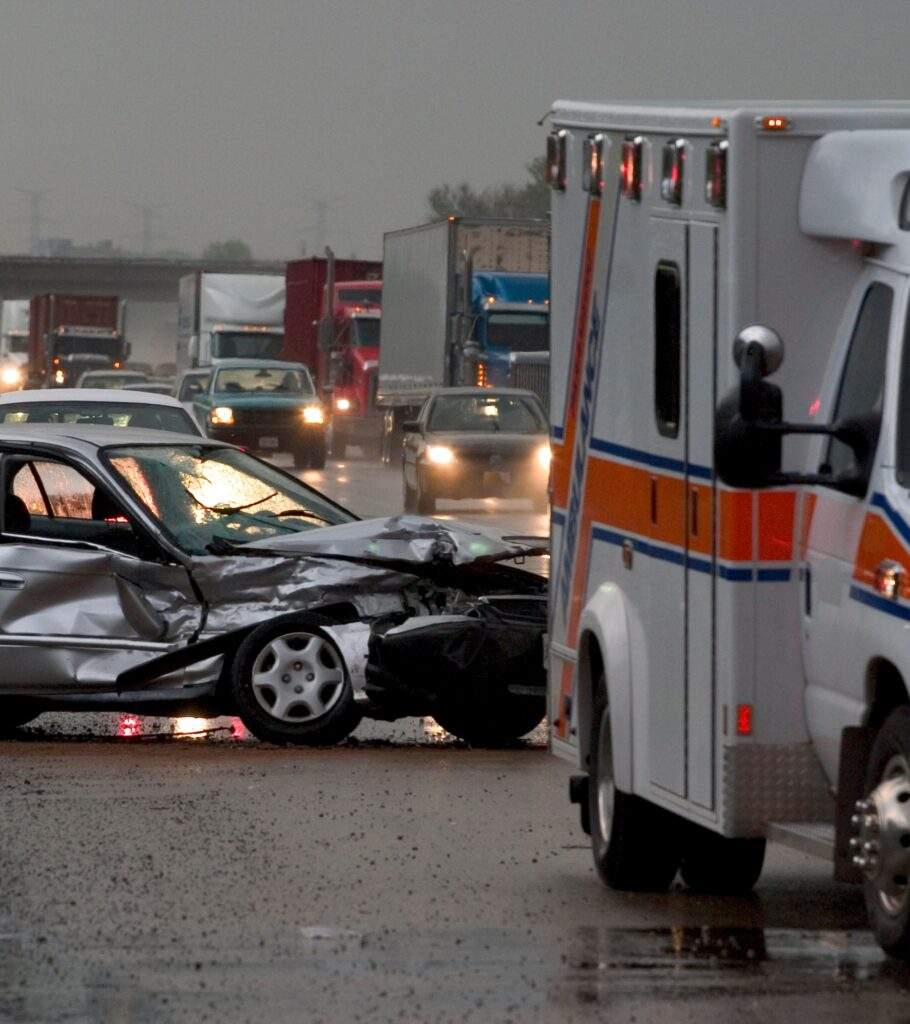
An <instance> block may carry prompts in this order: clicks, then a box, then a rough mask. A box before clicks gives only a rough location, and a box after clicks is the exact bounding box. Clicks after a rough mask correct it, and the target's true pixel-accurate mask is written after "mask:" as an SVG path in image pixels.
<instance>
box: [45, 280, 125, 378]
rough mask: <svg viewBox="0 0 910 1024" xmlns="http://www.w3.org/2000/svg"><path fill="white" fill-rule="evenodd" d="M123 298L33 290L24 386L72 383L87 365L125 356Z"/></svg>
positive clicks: (116, 363) (119, 362) (116, 364)
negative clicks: (26, 379)
mask: <svg viewBox="0 0 910 1024" xmlns="http://www.w3.org/2000/svg"><path fill="white" fill-rule="evenodd" d="M125 313H126V303H125V302H124V301H123V300H121V299H119V298H118V297H117V296H116V295H56V294H53V295H51V294H49V295H36V296H34V297H33V298H32V299H31V301H30V304H29V335H28V383H29V386H30V387H35V388H48V387H75V386H76V384H77V383H78V381H79V378H80V377H81V376H82V374H83V373H86V372H87V371H88V370H108V369H119V368H120V367H121V366H123V364H124V363H125V362H126V361H127V359H128V358H129V352H130V346H129V343H128V342H127V341H126V339H125V337H124V321H125Z"/></svg>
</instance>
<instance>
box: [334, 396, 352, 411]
mask: <svg viewBox="0 0 910 1024" xmlns="http://www.w3.org/2000/svg"><path fill="white" fill-rule="evenodd" d="M335 408H336V409H337V410H338V411H339V412H350V409H351V400H350V398H336V399H335Z"/></svg>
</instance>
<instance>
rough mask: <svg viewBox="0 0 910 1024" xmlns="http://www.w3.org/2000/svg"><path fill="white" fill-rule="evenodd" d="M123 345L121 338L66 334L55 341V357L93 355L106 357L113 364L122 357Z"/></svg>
mask: <svg viewBox="0 0 910 1024" xmlns="http://www.w3.org/2000/svg"><path fill="white" fill-rule="evenodd" d="M122 348H123V343H122V342H121V340H120V339H119V338H93V337H91V336H90V335H88V336H84V335H75V334H72V335H71V334H64V335H62V336H61V337H59V338H55V339H54V355H55V356H60V357H61V359H62V358H66V357H67V356H80V355H87V354H91V355H94V356H104V357H105V358H106V359H109V360H110V361H111V362H112V363H113V362H115V361H116V360H117V359H119V358H120V356H121V355H122V352H121V349H122Z"/></svg>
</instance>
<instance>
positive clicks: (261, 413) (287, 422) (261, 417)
mask: <svg viewBox="0 0 910 1024" xmlns="http://www.w3.org/2000/svg"><path fill="white" fill-rule="evenodd" d="M234 423H235V424H236V425H237V426H238V427H262V428H266V427H274V428H276V429H277V428H279V427H293V426H296V425H298V424H299V423H300V409H297V408H291V409H234Z"/></svg>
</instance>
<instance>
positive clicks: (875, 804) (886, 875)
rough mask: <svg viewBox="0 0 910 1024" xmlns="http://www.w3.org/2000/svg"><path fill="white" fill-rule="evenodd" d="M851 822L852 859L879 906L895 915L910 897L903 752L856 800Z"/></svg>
mask: <svg viewBox="0 0 910 1024" xmlns="http://www.w3.org/2000/svg"><path fill="white" fill-rule="evenodd" d="M851 823H852V825H853V826H854V828H855V829H856V831H857V835H856V836H854V838H853V839H851V840H850V848H851V850H852V851H853V854H854V856H853V863H854V864H855V865H856V867H858V868H859V869H860V870H861V871H862V873H863V875H864V876H865V879H866V881H867V882H868V883H870V884H871V885H872V886H873V887H874V890H875V895H876V898H877V900H878V903H879V905H880V906H881V908H882V910H883V911H884V912H885V913H886V914H888V915H889V916H891V917H896V916H897V915H899V914H901V913H903V912H904V910H905V909H906V907H907V903H908V900H910V764H908V761H907V758H906V757H905V756H904V755H903V754H895V755H894V756H893V757H891V758H890V759H889V760H888V762H887V764H886V765H885V769H884V771H883V772H882V776H881V780H880V781H879V783H878V785H877V786H876V787H875V789H873V790H872V792H871V793H870V794H869V796H868V797H866V799H865V800H859V801H857V804H856V813H855V814H854V815H853V818H852V821H851Z"/></svg>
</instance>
